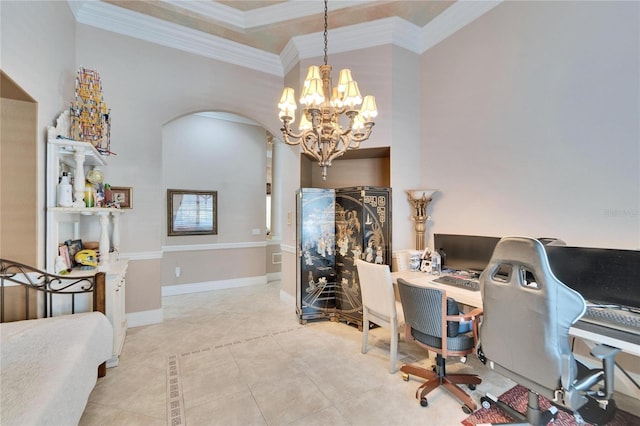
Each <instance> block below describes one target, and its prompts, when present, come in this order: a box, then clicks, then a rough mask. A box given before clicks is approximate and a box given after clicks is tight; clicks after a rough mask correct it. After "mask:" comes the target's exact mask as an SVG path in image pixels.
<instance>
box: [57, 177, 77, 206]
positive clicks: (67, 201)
mask: <svg viewBox="0 0 640 426" xmlns="http://www.w3.org/2000/svg"><path fill="white" fill-rule="evenodd" d="M58 205H59V206H60V207H71V206H72V205H73V187H72V186H71V182H69V175H68V174H67V172H62V177H61V178H60V183H59V184H58Z"/></svg>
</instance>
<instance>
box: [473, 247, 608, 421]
mask: <svg viewBox="0 0 640 426" xmlns="http://www.w3.org/2000/svg"><path fill="white" fill-rule="evenodd" d="M480 290H481V292H482V301H483V308H484V315H483V320H482V324H481V326H480V346H479V349H478V355H479V357H480V358H481V359H483V358H486V360H488V361H489V365H490V366H491V367H492V368H494V369H495V370H496V371H497V372H499V373H500V374H502V375H504V376H506V377H508V378H510V379H512V380H514V381H515V382H517V383H519V384H521V385H522V386H524V387H526V388H528V389H529V404H528V407H527V413H526V415H523V414H521V413H519V412H517V411H515V410H514V409H512V408H511V407H509V406H507V405H506V404H504V403H503V402H501V401H496V398H495V397H492V396H489V395H488V396H486V397H483V398H482V399H481V401H482V405H483V406H485V407H488V406H489V405H491V404H494V403H496V404H497V405H498V407H499V408H501V409H502V410H503V411H505V412H506V413H507V414H508V415H509V416H510V417H512V418H513V419H514V420H515V421H518V422H525V421H526V422H528V423H530V424H533V425H544V424H547V423H548V422H550V421H552V420H553V419H555V417H556V415H557V408H556V406H557V407H559V408H561V409H564V410H566V411H569V412H571V413H573V414H574V416H576V419H577V420H578V421H581V420H582V419H584V420H586V421H588V422H590V423H596V424H602V423H606V422H607V421H608V420H610V419H611V417H613V414H614V413H615V402H614V401H613V399H611V396H612V394H613V368H614V362H615V361H614V357H615V355H616V353H617V352H619V350H618V349H615V348H611V347H609V346H606V345H598V346H596V347H594V349H593V350H592V351H591V355H592V356H594V357H595V358H597V359H599V360H601V361H602V364H603V367H602V368H601V369H593V370H589V369H587V368H586V367H585V366H583V365H582V364H580V363H578V362H577V361H576V359H575V358H574V356H573V353H572V351H571V345H570V339H569V328H570V327H571V325H572V324H574V323H575V322H576V321H578V319H579V318H580V317H581V316H582V315H583V314H584V312H585V309H586V303H585V301H584V299H583V298H582V296H581V295H580V294H579V293H577V292H576V291H574V290H572V289H571V288H569V287H567V286H566V285H564V284H563V283H562V282H560V281H559V280H558V279H557V278H556V277H555V276H554V275H553V273H552V271H551V269H550V267H549V262H548V259H547V255H546V252H545V250H544V247H543V245H542V244H541V243H540V242H539V241H537V240H535V239H532V238H524V237H506V238H502V239H501V240H500V242H499V243H498V244H497V246H496V248H495V250H494V252H493V256H492V258H491V261H490V262H489V265H488V266H487V268H486V269H485V270H484V272H483V273H482V275H481V276H480ZM602 382H603V383H604V387H602V388H600V384H601V383H602ZM538 395H542V396H544V397H546V398H547V399H549V400H550V401H551V402H552V404H554V405H553V406H552V407H551V410H549V411H546V412H541V411H540V407H539V403H538ZM581 418H582V419H581Z"/></svg>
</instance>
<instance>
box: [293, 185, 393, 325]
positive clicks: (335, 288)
mask: <svg viewBox="0 0 640 426" xmlns="http://www.w3.org/2000/svg"><path fill="white" fill-rule="evenodd" d="M297 197H298V202H297V233H298V242H299V253H298V254H299V262H298V271H297V272H298V283H297V290H296V299H297V314H298V317H299V319H300V321H301V322H306V320H308V319H316V318H330V319H333V320H344V321H346V322H347V323H353V324H357V325H358V328H361V327H362V295H361V292H360V282H359V280H358V273H357V270H356V267H355V259H362V260H365V261H367V262H371V263H380V264H387V265H390V264H391V189H390V188H381V187H367V186H362V187H351V188H339V189H320V188H301V189H300V190H298V192H297Z"/></svg>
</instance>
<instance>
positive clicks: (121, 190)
mask: <svg viewBox="0 0 640 426" xmlns="http://www.w3.org/2000/svg"><path fill="white" fill-rule="evenodd" d="M111 200H112V201H113V202H114V203H117V204H118V205H119V206H120V208H121V209H130V208H133V189H131V187H130V186H129V187H124V186H112V187H111Z"/></svg>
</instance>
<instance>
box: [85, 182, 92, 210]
mask: <svg viewBox="0 0 640 426" xmlns="http://www.w3.org/2000/svg"><path fill="white" fill-rule="evenodd" d="M93 203H94V197H93V185H91V184H90V183H88V182H87V183H86V184H85V186H84V205H85V206H86V207H93V205H94V204H93Z"/></svg>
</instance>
